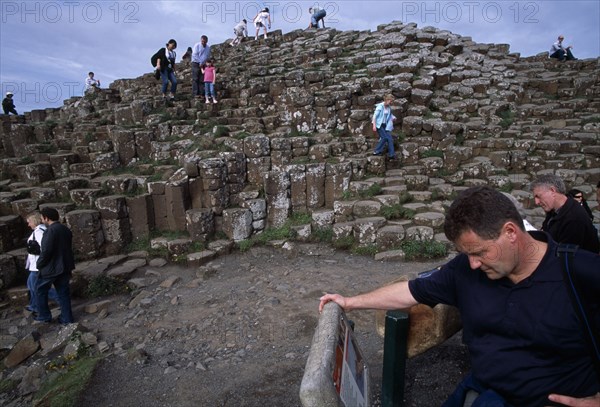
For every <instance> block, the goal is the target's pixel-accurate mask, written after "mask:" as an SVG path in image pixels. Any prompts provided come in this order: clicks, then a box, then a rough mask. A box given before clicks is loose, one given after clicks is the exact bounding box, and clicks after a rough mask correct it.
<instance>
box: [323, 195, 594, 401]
mask: <svg viewBox="0 0 600 407" xmlns="http://www.w3.org/2000/svg"><path fill="white" fill-rule="evenodd" d="M444 232H445V233H446V236H447V237H448V239H449V240H450V241H452V242H453V243H454V244H455V246H456V248H457V249H458V251H459V252H460V254H459V255H458V256H456V257H455V258H454V259H453V260H451V261H450V262H449V263H448V264H446V265H445V266H443V267H442V268H441V269H440V270H438V271H436V272H433V273H428V274H427V275H425V276H424V277H421V278H417V279H415V280H412V281H410V282H406V281H404V282H400V283H396V284H393V285H390V286H386V287H383V288H379V289H377V290H375V291H372V292H370V293H367V294H361V295H358V296H355V297H348V298H346V297H343V296H341V295H339V294H325V295H324V296H323V297H321V302H320V305H319V307H320V309H322V307H323V306H324V305H325V304H326V303H327V302H329V301H334V302H336V303H337V304H338V305H340V306H341V307H343V308H344V309H345V310H352V309H366V308H374V309H405V308H409V307H411V306H413V305H416V304H418V303H423V304H427V305H429V306H434V305H436V304H438V303H443V304H449V305H453V306H456V307H457V308H458V309H459V311H460V314H461V318H462V322H463V340H464V342H465V344H466V345H467V347H468V349H469V353H470V355H471V362H472V373H470V374H469V375H468V376H467V377H466V378H465V379H464V381H463V382H462V383H461V384H460V385H459V386H458V388H457V390H456V391H455V393H453V394H452V395H451V396H450V398H449V399H448V400H447V401H446V402H445V403H444V404H443V407H462V406H463V403H464V401H465V397H466V393H467V391H469V390H472V391H475V392H476V393H478V397H477V399H476V400H475V402H474V404H473V406H482V407H483V406H506V407H508V406H513V407H521V406H527V407H544V406H549V405H553V406H557V405H566V406H581V407H588V406H589V407H597V406H598V405H600V404H599V403H600V383H599V378H598V376H597V375H596V372H595V370H594V365H593V360H592V356H591V352H590V350H589V349H588V347H587V346H586V342H585V334H584V331H583V328H582V327H581V326H580V323H579V321H578V318H577V315H576V312H575V310H574V308H573V306H572V305H571V301H570V299H569V292H568V290H567V285H566V283H565V282H564V281H563V277H562V267H563V265H562V263H561V259H560V258H559V257H557V256H556V248H557V244H556V242H554V241H553V240H552V239H551V238H550V236H549V235H548V234H546V233H544V232H531V233H528V232H526V231H525V228H524V226H523V221H522V219H521V216H520V215H519V212H518V211H517V209H516V208H515V206H514V205H513V203H512V202H511V201H510V200H509V199H508V198H507V197H505V196H504V195H503V194H502V193H500V192H498V191H495V190H494V189H492V188H491V187H487V186H482V187H473V188H469V189H467V190H466V191H464V192H463V193H462V194H461V195H460V196H459V197H458V198H457V199H456V200H455V201H454V202H453V204H452V205H451V207H450V209H449V210H448V212H447V215H446V222H445V224H444ZM572 263H573V264H572V269H573V272H574V274H576V275H577V277H578V278H579V279H580V282H581V286H582V287H584V292H583V293H582V295H585V298H586V299H587V300H589V301H590V304H589V305H590V308H591V309H592V310H593V313H594V314H593V315H592V316H591V317H592V319H593V320H594V321H595V323H596V324H597V323H598V322H599V321H598V320H599V319H600V315H598V314H599V312H600V311H599V309H600V295H598V293H599V292H600V272H598V270H600V256H599V255H597V254H593V253H590V252H587V251H585V250H580V251H578V252H577V253H576V255H575V256H574V258H573V262H572Z"/></svg>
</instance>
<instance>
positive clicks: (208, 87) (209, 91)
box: [204, 82, 217, 99]
mask: <svg viewBox="0 0 600 407" xmlns="http://www.w3.org/2000/svg"><path fill="white" fill-rule="evenodd" d="M210 95H212V97H213V99H215V98H216V97H217V94H216V93H215V84H214V83H212V82H204V96H206V98H207V99H208V97H209V96H210Z"/></svg>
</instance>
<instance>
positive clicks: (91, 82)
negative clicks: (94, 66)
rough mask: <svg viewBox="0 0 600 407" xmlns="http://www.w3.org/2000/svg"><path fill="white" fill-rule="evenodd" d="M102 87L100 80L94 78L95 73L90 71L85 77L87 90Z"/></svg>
mask: <svg viewBox="0 0 600 407" xmlns="http://www.w3.org/2000/svg"><path fill="white" fill-rule="evenodd" d="M99 87H100V80H99V79H94V73H93V72H90V73H88V77H87V78H85V91H86V92H87V91H89V90H90V89H96V88H99Z"/></svg>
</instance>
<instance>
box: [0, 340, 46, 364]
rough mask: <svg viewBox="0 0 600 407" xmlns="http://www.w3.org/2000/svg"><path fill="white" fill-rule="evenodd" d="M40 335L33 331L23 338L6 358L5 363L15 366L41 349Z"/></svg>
mask: <svg viewBox="0 0 600 407" xmlns="http://www.w3.org/2000/svg"><path fill="white" fill-rule="evenodd" d="M39 340H40V335H39V334H38V333H37V332H33V333H31V334H29V335H27V336H25V337H24V338H23V339H21V340H20V341H19V342H17V344H16V345H15V347H14V348H13V349H12V350H11V351H10V353H9V354H8V355H7V356H6V358H4V365H5V366H6V367H8V368H9V369H10V368H13V367H15V366H17V365H19V364H20V363H21V362H23V361H24V360H25V359H27V358H28V357H29V356H31V355H33V354H34V353H35V352H37V351H38V350H39V349H40V342H39Z"/></svg>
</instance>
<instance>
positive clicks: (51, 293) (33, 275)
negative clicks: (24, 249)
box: [27, 271, 58, 312]
mask: <svg viewBox="0 0 600 407" xmlns="http://www.w3.org/2000/svg"><path fill="white" fill-rule="evenodd" d="M39 276H40V273H39V271H30V272H29V277H27V289H28V290H29V310H30V311H32V312H38V308H37V295H36V293H35V286H36V284H37V281H38V278H39ZM48 299H50V300H52V301H54V302H56V303H58V294H57V293H56V289H54V288H53V287H51V288H50V290H48Z"/></svg>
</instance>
